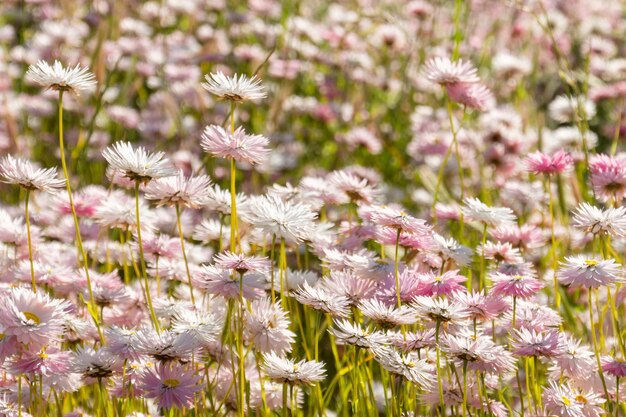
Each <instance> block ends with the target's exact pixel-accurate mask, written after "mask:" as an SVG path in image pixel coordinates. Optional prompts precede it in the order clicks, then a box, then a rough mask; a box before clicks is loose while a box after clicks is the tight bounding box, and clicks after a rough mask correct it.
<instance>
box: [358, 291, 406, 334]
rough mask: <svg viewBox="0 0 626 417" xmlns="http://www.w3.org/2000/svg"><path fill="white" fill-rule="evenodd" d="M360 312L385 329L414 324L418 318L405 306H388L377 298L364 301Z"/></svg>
mask: <svg viewBox="0 0 626 417" xmlns="http://www.w3.org/2000/svg"><path fill="white" fill-rule="evenodd" d="M358 307H359V310H360V311H361V314H363V316H365V317H367V318H369V319H370V320H372V321H373V322H374V323H376V324H377V325H379V326H380V327H382V328H383V329H389V328H392V327H395V326H400V325H403V324H413V323H415V322H416V321H417V316H416V315H415V312H414V311H413V309H412V308H410V307H409V306H406V305H403V306H401V307H400V308H398V307H397V305H396V304H393V305H388V304H385V303H383V302H382V301H380V300H378V299H376V298H370V299H367V300H362V301H361V302H360V303H359V305H358Z"/></svg>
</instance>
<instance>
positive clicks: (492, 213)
mask: <svg viewBox="0 0 626 417" xmlns="http://www.w3.org/2000/svg"><path fill="white" fill-rule="evenodd" d="M463 202H464V206H463V207H462V209H461V210H462V211H463V214H464V215H465V218H466V219H467V220H470V221H475V222H480V223H484V224H486V225H488V226H501V225H506V224H511V223H514V222H515V215H514V214H513V210H511V209H510V208H508V207H489V206H488V205H486V204H485V203H483V202H482V201H480V200H479V199H477V198H466V199H465V200H464V201H463Z"/></svg>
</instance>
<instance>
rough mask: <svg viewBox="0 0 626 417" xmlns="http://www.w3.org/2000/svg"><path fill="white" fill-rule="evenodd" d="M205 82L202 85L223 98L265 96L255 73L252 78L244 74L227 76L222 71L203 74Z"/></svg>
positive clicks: (238, 99)
mask: <svg viewBox="0 0 626 417" xmlns="http://www.w3.org/2000/svg"><path fill="white" fill-rule="evenodd" d="M204 78H205V80H206V83H202V87H203V88H204V89H205V90H207V91H209V92H210V93H213V94H215V95H216V96H218V97H219V98H221V99H223V100H230V101H233V102H243V101H255V100H259V99H262V98H265V97H266V96H267V93H266V92H265V89H264V87H263V85H262V84H261V80H259V79H258V78H257V77H256V75H255V76H253V77H252V78H249V77H247V76H246V75H244V74H240V75H237V74H235V75H233V76H232V77H229V76H227V75H225V74H224V73H223V72H222V71H218V72H217V74H214V73H211V74H209V75H205V76H204Z"/></svg>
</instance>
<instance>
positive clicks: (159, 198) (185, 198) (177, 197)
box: [145, 170, 212, 208]
mask: <svg viewBox="0 0 626 417" xmlns="http://www.w3.org/2000/svg"><path fill="white" fill-rule="evenodd" d="M210 186H211V179H210V178H209V177H207V176H206V175H200V176H196V177H194V176H191V177H185V176H184V175H183V172H182V170H181V171H178V175H172V176H169V177H165V178H159V179H156V180H154V181H152V182H150V183H149V184H148V186H147V187H146V189H145V198H146V199H147V200H155V201H156V202H157V205H158V206H163V205H168V206H174V205H179V206H181V207H188V208H199V207H201V206H203V205H205V204H206V202H207V199H208V198H209V196H210V195H211V193H212V189H211V188H210Z"/></svg>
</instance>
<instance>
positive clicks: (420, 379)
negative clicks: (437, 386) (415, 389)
mask: <svg viewBox="0 0 626 417" xmlns="http://www.w3.org/2000/svg"><path fill="white" fill-rule="evenodd" d="M372 353H374V358H375V359H376V361H378V363H379V364H380V366H382V367H383V368H385V369H386V370H387V371H389V372H391V373H393V374H396V375H401V376H403V377H404V378H406V379H407V380H409V381H411V382H413V383H414V384H417V385H419V386H420V387H422V388H429V387H431V386H432V381H433V380H436V376H435V372H434V366H433V365H431V364H430V363H428V362H427V361H426V360H424V359H420V358H419V355H418V354H417V352H408V353H400V352H398V351H397V350H396V349H394V348H392V347H389V346H372Z"/></svg>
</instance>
